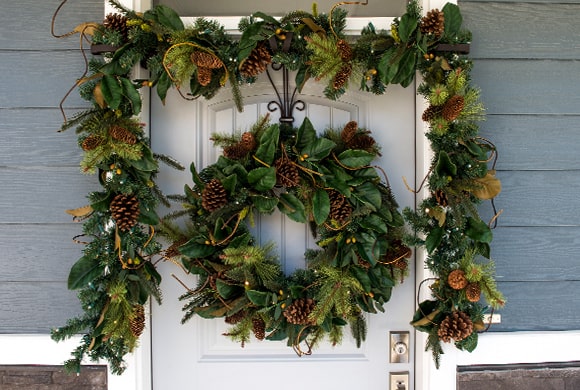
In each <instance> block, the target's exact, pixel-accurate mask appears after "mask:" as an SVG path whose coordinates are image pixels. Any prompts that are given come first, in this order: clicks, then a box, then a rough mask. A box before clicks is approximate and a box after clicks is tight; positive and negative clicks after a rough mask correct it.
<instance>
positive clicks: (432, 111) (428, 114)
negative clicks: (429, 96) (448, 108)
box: [421, 105, 441, 122]
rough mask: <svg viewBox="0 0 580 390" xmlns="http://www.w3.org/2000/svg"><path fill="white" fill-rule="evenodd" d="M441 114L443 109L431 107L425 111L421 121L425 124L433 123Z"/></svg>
mask: <svg viewBox="0 0 580 390" xmlns="http://www.w3.org/2000/svg"><path fill="white" fill-rule="evenodd" d="M440 113H441V107H439V106H433V105H430V106H429V107H427V109H425V111H423V115H422V116H421V119H422V120H423V122H431V121H432V120H433V119H434V118H435V117H436V116H437V115H439V114H440Z"/></svg>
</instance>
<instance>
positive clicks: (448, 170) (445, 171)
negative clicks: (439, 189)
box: [435, 151, 457, 176]
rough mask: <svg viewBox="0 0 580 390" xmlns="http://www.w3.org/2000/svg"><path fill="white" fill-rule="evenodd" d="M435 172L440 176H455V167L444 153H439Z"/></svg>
mask: <svg viewBox="0 0 580 390" xmlns="http://www.w3.org/2000/svg"><path fill="white" fill-rule="evenodd" d="M435 172H436V173H437V174H438V175H440V176H455V175H457V165H455V164H454V163H453V162H452V161H451V158H449V155H448V154H447V153H446V152H444V151H441V152H439V158H438V159H437V165H436V166H435Z"/></svg>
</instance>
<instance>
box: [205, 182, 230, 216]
mask: <svg viewBox="0 0 580 390" xmlns="http://www.w3.org/2000/svg"><path fill="white" fill-rule="evenodd" d="M227 203H228V199H227V194H226V189H225V188H224V186H223V184H222V183H221V182H220V181H219V180H218V179H212V180H211V181H210V182H209V183H207V184H206V186H205V188H204V189H203V191H201V206H202V207H203V208H204V209H206V210H207V211H209V212H210V213H211V212H214V211H215V210H217V209H220V208H222V207H223V206H225V205H226V204H227Z"/></svg>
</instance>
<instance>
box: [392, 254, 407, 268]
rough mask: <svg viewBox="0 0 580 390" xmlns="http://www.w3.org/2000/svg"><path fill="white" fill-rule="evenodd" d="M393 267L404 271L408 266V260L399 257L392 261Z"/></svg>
mask: <svg viewBox="0 0 580 390" xmlns="http://www.w3.org/2000/svg"><path fill="white" fill-rule="evenodd" d="M393 267H395V268H397V269H400V270H401V271H405V270H406V269H407V268H409V262H408V261H407V259H405V258H404V257H403V258H400V259H397V260H396V261H395V262H394V263H393Z"/></svg>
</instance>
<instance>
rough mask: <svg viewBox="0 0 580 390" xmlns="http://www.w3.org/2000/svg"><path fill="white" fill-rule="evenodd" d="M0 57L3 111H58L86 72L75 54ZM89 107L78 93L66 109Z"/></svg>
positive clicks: (18, 53) (23, 53)
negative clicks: (68, 93) (70, 90)
mask: <svg viewBox="0 0 580 390" xmlns="http://www.w3.org/2000/svg"><path fill="white" fill-rule="evenodd" d="M2 31H4V30H2ZM0 57H1V58H2V72H0V85H2V90H3V91H4V93H2V94H0V108H17V107H58V105H59V103H60V101H61V99H62V98H63V97H64V96H65V94H66V93H67V91H68V90H69V89H70V88H71V87H72V86H73V85H74V83H75V81H76V80H77V79H78V78H79V77H81V76H82V73H83V70H84V69H85V65H84V61H83V59H82V56H81V54H80V53H79V52H76V51H52V52H41V51H30V52H26V51H7V52H0ZM86 105H87V102H86V101H84V100H82V99H81V98H80V96H79V94H78V93H77V92H76V91H73V93H71V94H70V96H69V98H68V99H67V100H66V102H65V106H66V107H86Z"/></svg>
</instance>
